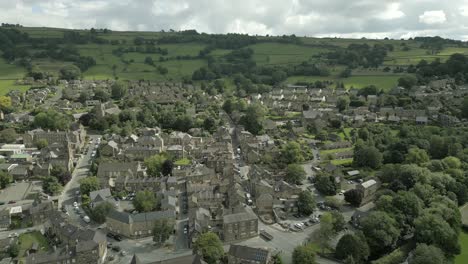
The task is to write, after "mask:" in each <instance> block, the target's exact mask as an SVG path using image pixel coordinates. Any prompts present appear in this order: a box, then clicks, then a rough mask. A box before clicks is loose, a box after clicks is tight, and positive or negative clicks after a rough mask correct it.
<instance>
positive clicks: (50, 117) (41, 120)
mask: <svg viewBox="0 0 468 264" xmlns="http://www.w3.org/2000/svg"><path fill="white" fill-rule="evenodd" d="M34 126H35V127H40V128H43V129H51V130H57V129H58V130H66V129H68V127H69V126H70V119H69V118H68V116H66V115H64V114H62V113H59V112H57V111H55V110H53V109H49V110H47V111H45V112H40V113H38V114H37V115H35V116H34Z"/></svg>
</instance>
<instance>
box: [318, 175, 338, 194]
mask: <svg viewBox="0 0 468 264" xmlns="http://www.w3.org/2000/svg"><path fill="white" fill-rule="evenodd" d="M315 188H317V190H318V191H319V192H321V193H322V194H324V195H335V194H336V189H337V186H336V183H335V177H333V176H325V175H322V176H317V180H316V182H315Z"/></svg>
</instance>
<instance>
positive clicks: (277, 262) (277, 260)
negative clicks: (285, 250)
mask: <svg viewBox="0 0 468 264" xmlns="http://www.w3.org/2000/svg"><path fill="white" fill-rule="evenodd" d="M272 258H273V263H272V264H284V261H283V259H282V258H281V255H280V254H276V255H274V256H273V257H272Z"/></svg>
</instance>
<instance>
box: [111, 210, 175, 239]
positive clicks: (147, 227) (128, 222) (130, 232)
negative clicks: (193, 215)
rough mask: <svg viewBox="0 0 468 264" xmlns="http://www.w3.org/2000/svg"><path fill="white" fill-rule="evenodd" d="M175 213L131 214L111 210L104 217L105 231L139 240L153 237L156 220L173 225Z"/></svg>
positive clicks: (168, 211) (169, 211) (171, 211)
mask: <svg viewBox="0 0 468 264" xmlns="http://www.w3.org/2000/svg"><path fill="white" fill-rule="evenodd" d="M175 219H176V212H175V211H173V210H167V211H155V212H148V213H138V214H131V213H127V212H119V211H116V210H111V212H110V213H109V214H108V215H107V217H106V225H107V229H108V230H109V231H110V232H112V233H116V234H119V235H122V236H125V237H129V238H140V237H148V236H152V235H153V228H154V225H155V223H156V221H158V220H167V221H169V222H170V225H173V224H174V223H175Z"/></svg>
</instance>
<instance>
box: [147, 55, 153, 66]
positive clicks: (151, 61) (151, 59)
mask: <svg viewBox="0 0 468 264" xmlns="http://www.w3.org/2000/svg"><path fill="white" fill-rule="evenodd" d="M145 64H148V65H154V61H153V58H151V57H150V56H147V57H146V58H145Z"/></svg>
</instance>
